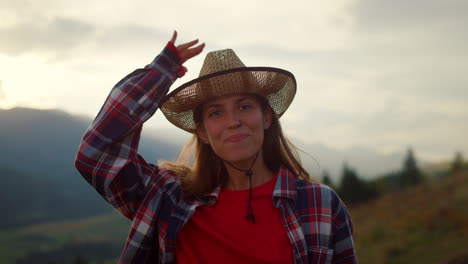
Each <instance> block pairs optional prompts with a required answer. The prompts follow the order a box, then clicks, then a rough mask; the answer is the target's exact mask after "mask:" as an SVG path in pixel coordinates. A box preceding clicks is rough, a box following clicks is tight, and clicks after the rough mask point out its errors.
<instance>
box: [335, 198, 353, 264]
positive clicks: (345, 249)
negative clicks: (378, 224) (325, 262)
mask: <svg viewBox="0 0 468 264" xmlns="http://www.w3.org/2000/svg"><path fill="white" fill-rule="evenodd" d="M332 212H333V216H332V232H333V235H332V238H331V245H332V247H333V263H337V264H338V263H340V264H343V263H345V264H352V263H353V264H354V263H358V260H357V254H356V249H355V247H354V241H353V224H352V221H351V217H350V215H349V213H348V209H347V208H346V205H345V204H344V203H343V201H342V200H341V199H340V198H339V197H338V195H337V194H336V193H335V192H333V196H332Z"/></svg>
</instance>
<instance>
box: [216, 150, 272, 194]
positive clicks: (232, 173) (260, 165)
mask: <svg viewBox="0 0 468 264" xmlns="http://www.w3.org/2000/svg"><path fill="white" fill-rule="evenodd" d="M253 162H255V163H254V164H253V166H252V163H253ZM229 163H230V164H231V165H233V166H235V167H236V168H238V169H242V170H248V169H249V168H250V167H251V166H252V169H251V171H252V172H253V174H252V187H256V186H258V185H261V184H263V183H265V182H267V181H269V180H271V179H272V178H273V176H274V173H273V172H272V171H270V169H268V167H267V166H266V164H265V162H264V160H263V155H262V153H260V154H259V155H258V157H257V160H256V161H255V157H252V158H251V159H249V160H246V161H242V162H229ZM224 166H225V167H226V171H227V173H228V181H227V184H226V188H228V189H230V190H246V189H248V188H249V186H250V185H249V176H247V175H246V173H245V171H240V170H238V169H235V168H233V167H232V166H230V165H229V164H226V162H224Z"/></svg>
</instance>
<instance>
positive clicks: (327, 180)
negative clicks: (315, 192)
mask: <svg viewBox="0 0 468 264" xmlns="http://www.w3.org/2000/svg"><path fill="white" fill-rule="evenodd" d="M322 183H323V184H325V185H328V186H330V187H333V182H332V180H331V178H330V174H328V171H326V170H325V171H323V177H322Z"/></svg>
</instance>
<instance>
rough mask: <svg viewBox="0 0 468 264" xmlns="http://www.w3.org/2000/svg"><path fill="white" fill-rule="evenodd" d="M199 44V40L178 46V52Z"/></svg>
mask: <svg viewBox="0 0 468 264" xmlns="http://www.w3.org/2000/svg"><path fill="white" fill-rule="evenodd" d="M197 43H198V39H196V40H192V41H190V42H187V43H184V44H181V45H179V46H177V49H178V50H185V49H188V48H189V47H191V46H193V45H195V44H197Z"/></svg>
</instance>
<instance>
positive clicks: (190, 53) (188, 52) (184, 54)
mask: <svg viewBox="0 0 468 264" xmlns="http://www.w3.org/2000/svg"><path fill="white" fill-rule="evenodd" d="M203 48H205V43H202V44H200V45H198V46H196V47H194V48H191V49H185V50H183V51H180V56H181V58H180V59H181V61H182V63H184V62H186V61H187V60H189V59H191V58H193V57H195V56H197V55H198V54H200V53H201V52H202V51H203Z"/></svg>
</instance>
